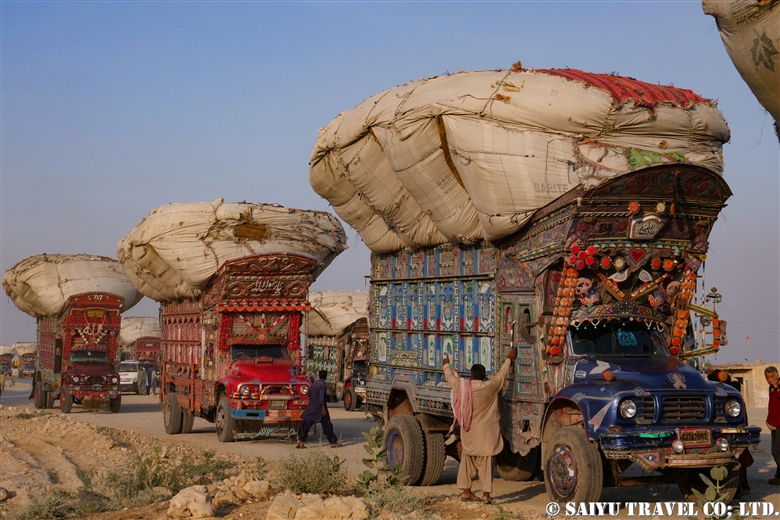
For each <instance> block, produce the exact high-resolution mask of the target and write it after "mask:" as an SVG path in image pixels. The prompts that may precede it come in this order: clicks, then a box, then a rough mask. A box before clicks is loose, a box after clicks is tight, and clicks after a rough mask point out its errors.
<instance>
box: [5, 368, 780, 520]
mask: <svg viewBox="0 0 780 520" xmlns="http://www.w3.org/2000/svg"><path fill="white" fill-rule="evenodd" d="M29 392H30V380H29V379H22V380H18V381H17V384H16V386H15V387H13V388H9V389H7V390H6V391H5V392H3V394H2V397H0V405H3V407H4V408H5V410H4V413H3V417H4V418H6V417H13V415H12V414H11V413H9V411H8V407H9V406H10V407H19V406H22V407H29V410H28V411H32V410H33V409H32V405H31V401H28V400H27V396H28V394H29ZM55 404H58V402H56V403H55ZM329 409H330V413H331V417H332V420H333V425H334V428H335V431H336V434H337V435H338V436H339V438H340V442H341V444H342V445H343V446H342V447H339V448H335V449H331V448H329V447H328V444H327V441H325V440H324V439H321V438H320V433H319V432H317V433H316V434H315V435H314V436H313V437H310V439H309V443H308V446H309V447H310V448H315V447H317V446H320V447H322V448H323V449H324V451H326V453H327V454H328V455H331V456H332V455H336V454H337V455H339V457H340V458H342V459H346V463H345V469H346V470H347V471H348V472H349V473H352V474H355V475H356V474H358V473H359V472H361V471H363V470H364V469H365V467H364V466H363V464H362V462H361V459H362V458H363V457H364V456H365V451H364V449H363V446H362V445H363V444H364V442H365V440H364V438H363V436H362V435H361V433H362V432H367V431H369V430H370V429H371V427H372V426H374V425H375V423H374V422H373V420H372V419H371V417H370V416H368V415H366V414H365V413H364V412H362V411H355V412H347V411H345V410H344V409H343V407H342V406H341V405H337V404H331V405H330V408H329ZM20 411H23V410H22V409H17V410H15V411H14V412H13V413H14V414H18V413H19V412H20ZM46 412H47V413H50V414H53V415H56V416H58V415H60V411H59V409H53V410H46ZM765 413H766V412H765V411H762V410H758V409H756V410H749V414H750V415H749V416H750V417H751V418H752V420H751V422H752V423H753V424H759V425H762V426H763V418H764V417H765ZM67 423H68V424H72V427H71V428H72V432H73V434H77V435H82V434H84V433H83V432H84V431H87V430H83V431H82V430H79V428H82V427H85V426H86V427H88V425H93V426H92V427H91V428H89V427H88V431H91V432H95V431H98V430H97V429H96V427H109V428H115V429H117V430H121V431H127V432H134V433H135V434H140V436H143V437H144V438H146V437H148V438H149V439H152V442H158V441H159V443H160V444H162V445H168V444H171V443H174V444H178V445H180V446H182V447H185V448H188V449H193V450H214V451H215V452H217V453H224V454H231V455H234V456H236V457H237V458H238V459H244V458H245V459H246V460H247V461H254V460H255V458H256V457H263V458H264V459H265V460H268V461H280V460H281V459H283V458H284V457H286V456H287V455H289V454H290V453H291V452H294V451H295V450H293V448H294V445H295V440H294V438H289V439H279V438H271V439H246V440H240V441H237V442H232V443H221V442H219V441H218V440H217V436H216V433H215V431H214V426H213V425H212V424H210V423H208V422H206V421H205V420H202V419H196V420H195V424H194V427H193V431H192V433H190V434H187V435H176V436H171V435H167V434H166V433H165V431H164V429H163V419H162V413H161V411H160V404H159V401H158V400H157V399H156V398H155V397H152V396H136V395H129V394H125V395H123V397H122V409H121V412H120V413H118V414H110V413H95V412H85V411H82V409H81V408H80V407H74V409H73V412H72V413H71V414H69V421H67ZM13 424H15V423H14V421H11V420H2V421H0V441H2V444H1V446H0V448H1V449H2V452H3V453H0V455H2V461H3V462H2V465H3V467H4V471H3V472H2V473H1V474H0V482H2V481H4V482H5V483H6V485H5V486H3V484H0V486H2V487H8V483H9V481H11V480H15V479H26V480H30V481H33V480H40V481H41V482H42V481H44V480H46V478H49V480H50V481H51V480H52V479H54V480H55V481H56V482H57V483H59V485H61V486H65V487H66V488H67V487H70V488H75V487H78V483H77V479H78V474H79V473H83V472H84V471H85V469H88V468H89V466H90V461H91V460H93V459H95V457H97V454H98V453H99V452H100V450H106V449H108V450H110V449H111V446H110V445H109V444H110V442H109V441H101V440H100V439H96V440H91V441H90V442H93V443H94V445H92V446H90V447H89V449H88V450H87V453H85V454H84V456H83V457H81V458H79V457H76V456H74V455H72V454H70V453H67V450H68V446H60V445H58V443H57V442H53V441H52V437H51V434H52V432H51V431H47V430H46V428H47V426H46V423H45V422H44V423H40V425H39V428H40V430H39V431H25V432H23V433H22V432H21V431H13V430H18V425H16V426H13ZM79 425H83V426H79ZM52 427H53V426H52ZM764 428H766V427H765V426H764ZM79 432H81V433H79ZM140 436H139V437H140ZM761 440H762V442H761V444H759V446H758V447H757V449H756V450H755V451H754V452H753V457H754V459H755V463H754V464H753V466H752V467H750V468H749V470H748V477H749V480H750V484H751V493H750V494H749V495H748V496H747V497H745V498H744V500H746V501H751V502H771V503H773V504H774V505H775V507H776V509H778V510H780V488H778V487H777V486H771V485H769V484H768V480H769V479H770V478H771V477H772V476H773V473H774V463H773V461H772V458H771V454H770V453H769V434H768V432H767V431H764V434H762V439H761ZM62 442H64V441H62ZM62 442H60V444H61V443H62ZM103 444H106V445H105V446H103ZM10 452H13V453H14V455H13V457H9V456H8V455H9V453H10ZM44 453H45V454H46V456H45V457H42V454H44ZM43 459H45V460H43ZM7 461H13V462H12V463H9V462H7ZM25 465H26V466H25ZM25 468H26V469H25ZM52 468H56V469H55V470H53V469H52ZM457 470H458V465H457V462H455V461H454V460H451V459H448V460H447V463H446V466H445V471H444V474H443V475H442V477H441V479H440V480H439V483H438V484H437V485H435V486H431V487H428V488H418V489H414V490H411V491H412V492H415V493H422V494H425V495H428V496H435V497H439V498H440V499H441V500H442V505H443V506H444V505H445V503H451V502H452V501H451V500H446V502H445V499H446V498H447V497H455V496H456V495H457V494H458V490H457V489H456V487H455V481H456V476H457ZM51 475H55V476H54V477H51ZM479 489H480V485H479V482H475V485H474V490H475V491H477V492H478V490H479ZM493 497H494V498H495V499H496V501H497V502H498V503H499V504H500V505H501V507H503V508H504V509H505V510H508V511H511V512H513V513H516V514H520V515H521V516H523V517H529V516H530V517H537V516H544V514H545V513H544V512H545V506H546V505H547V503H548V502H549V499H548V497H547V494H546V492H545V489H544V484H543V483H542V482H538V481H537V482H510V481H505V480H502V479H500V478H496V479H495V480H494V492H493ZM602 501H610V502H627V501H631V502H651V503H656V502H671V501H674V502H678V501H683V497H682V495H681V494H680V492H679V491H678V489H677V487H676V486H656V487H632V488H605V489H604V492H603V495H602ZM480 507H481V506H480ZM473 513H474V514H472V515H471V517H472V518H479V517H480V516H482V515H481V514H479V513H481V511H474V512H473ZM458 516H461V515H458ZM467 517H468V515H467ZM464 518H465V517H464Z"/></svg>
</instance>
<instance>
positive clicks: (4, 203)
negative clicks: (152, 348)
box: [0, 1, 780, 362]
mask: <svg viewBox="0 0 780 520" xmlns="http://www.w3.org/2000/svg"><path fill="white" fill-rule="evenodd" d="M0 9H1V10H2V12H1V13H0V14H1V15H2V17H1V20H0V23H1V24H2V26H1V27H0V29H2V35H1V38H2V52H1V56H0V57H1V58H2V120H1V121H0V124H1V127H0V130H1V131H2V134H1V140H2V143H1V144H2V158H1V159H0V161H1V163H0V166H1V167H2V170H1V174H2V175H1V183H0V189H1V191H0V218H2V221H1V222H0V230H1V231H2V237H1V238H2V240H1V242H0V246H1V250H0V270H2V271H3V272H4V271H5V270H7V269H9V268H10V267H12V266H13V265H14V264H15V263H16V262H18V261H20V260H22V259H24V258H26V257H28V256H31V255H34V254H40V253H44V252H46V253H91V254H101V255H106V256H112V257H113V256H115V246H116V243H117V241H118V240H119V239H121V238H122V237H123V236H124V235H125V234H126V233H127V232H129V231H130V229H132V228H133V226H135V224H137V223H138V222H139V221H140V220H141V219H142V218H143V217H144V216H146V215H147V214H148V213H149V212H150V211H151V210H152V209H154V208H156V207H158V206H161V205H163V204H166V203H168V202H195V201H204V200H214V199H216V198H219V197H224V198H225V200H227V201H241V200H247V201H250V202H269V203H271V202H274V203H279V204H282V205H285V206H290V207H299V208H310V209H321V210H328V204H327V202H326V201H324V200H322V199H320V198H319V197H318V196H317V195H316V194H315V193H314V192H313V191H312V190H311V188H310V187H309V184H308V161H309V156H310V154H311V151H312V148H313V146H314V141H315V139H316V137H317V130H318V128H320V127H324V126H326V125H327V124H328V123H329V122H330V121H331V120H332V119H333V118H334V117H335V116H336V115H338V114H339V113H340V112H341V111H343V110H345V109H349V108H352V107H354V106H355V105H357V104H359V103H360V102H361V101H363V100H364V99H365V98H367V97H369V96H371V95H373V94H375V93H377V92H379V91H381V90H384V89H387V88H390V87H392V86H395V85H399V84H402V83H405V82H407V81H409V80H414V79H419V78H421V77H423V76H424V77H431V76H436V75H441V74H444V73H447V72H457V71H461V70H484V69H498V68H501V69H506V68H509V67H510V66H511V65H512V64H513V63H514V62H516V61H518V60H520V61H522V63H523V65H524V66H526V67H533V68H552V67H567V66H568V67H573V68H579V69H583V70H586V71H589V72H617V73H619V74H622V75H626V76H631V77H634V78H637V79H640V80H643V81H649V82H657V83H662V84H667V85H668V84H673V85H675V86H678V87H682V88H689V89H692V90H694V91H695V92H697V93H699V94H701V95H703V96H705V97H708V98H713V99H717V100H718V102H719V108H720V109H721V111H722V112H723V113H724V115H725V116H726V119H727V121H728V123H729V126H730V128H731V132H732V138H731V142H730V143H729V144H727V145H726V146H725V147H724V156H725V162H726V171H725V178H726V180H727V182H728V183H729V185H730V186H731V188H732V190H733V192H734V197H733V198H732V199H731V200H730V201H729V206H728V207H727V208H726V209H725V210H724V212H723V213H722V216H721V219H720V220H719V221H718V223H717V224H716V226H715V229H714V232H713V235H712V237H711V254H710V259H709V260H708V262H707V264H706V283H707V285H708V286H713V285H715V286H717V287H718V290H719V292H721V293H722V294H723V296H724V299H723V303H722V304H721V305H720V307H719V309H720V311H721V316H722V317H723V318H724V319H726V320H728V321H729V339H730V345H729V346H728V347H724V348H723V349H722V351H721V353H720V354H719V355H718V356H717V360H715V359H712V360H713V361H717V362H732V361H733V362H737V361H742V362H744V359H745V358H747V359H748V360H750V361H753V360H754V359H756V358H762V359H764V360H766V361H778V359H780V335H779V334H778V326H779V325H780V321H779V319H780V263H779V262H780V260H779V259H780V246H779V245H778V242H779V241H778V236H779V235H778V223H779V221H780V209H779V206H778V195H780V185H779V183H778V179H779V178H780V168H779V167H778V144H777V138H776V136H775V135H774V132H773V130H772V128H771V117H770V116H768V115H767V114H766V112H765V111H764V110H763V109H762V108H761V106H760V105H759V104H758V102H757V101H756V100H755V98H754V96H753V95H752V93H751V92H750V90H749V88H748V87H747V85H746V84H745V83H744V82H743V81H742V79H741V78H740V77H739V75H738V73H737V72H736V69H735V68H734V66H733V64H732V63H731V61H730V60H729V58H728V56H727V54H726V51H725V49H724V47H723V44H722V42H721V39H720V36H719V34H718V31H717V28H716V26H715V20H714V18H712V17H709V16H707V15H705V14H704V13H703V12H702V8H701V3H700V2H698V1H690V2H650V1H649V2H587V1H581V2H552V1H544V2H175V3H174V2H7V1H4V2H3V3H2V4H0ZM347 234H348V240H349V244H350V247H351V249H349V250H348V251H346V252H345V253H343V254H342V255H341V256H340V257H339V258H337V259H336V261H335V262H334V263H333V264H332V265H331V267H330V268H328V270H326V271H325V273H324V274H323V275H322V276H321V277H320V279H319V280H318V281H317V283H316V284H315V287H314V288H315V289H362V288H365V280H364V275H367V274H368V272H369V254H368V250H367V249H366V248H365V246H363V245H362V244H361V243H360V242H359V239H358V237H357V234H356V233H355V232H354V230H351V229H347ZM130 314H132V315H156V314H157V304H156V303H155V302H152V301H150V300H148V299H147V300H144V301H143V302H142V303H140V304H139V305H138V306H136V307H135V308H134V309H133V310H131V311H130ZM746 337H749V339H745V338H746ZM34 339H35V321H34V319H32V318H30V317H28V316H27V315H26V314H23V313H22V312H20V311H18V310H17V309H16V307H15V306H14V305H13V304H12V303H11V301H10V300H9V299H8V298H7V297H6V296H4V295H3V296H2V297H1V298H0V343H2V344H11V343H14V342H16V341H30V340H34Z"/></svg>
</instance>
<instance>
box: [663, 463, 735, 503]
mask: <svg viewBox="0 0 780 520" xmlns="http://www.w3.org/2000/svg"><path fill="white" fill-rule="evenodd" d="M701 474H703V475H704V476H705V477H707V478H709V479H710V480H712V477H711V476H710V471H709V468H697V469H692V470H689V471H688V476H687V478H686V479H685V480H684V481H683V482H681V483H679V484H677V487H678V488H680V493H682V496H684V497H685V499H686V500H687V501H688V502H693V503H694V504H696V503H697V502H698V500H699V499H698V498H697V497H696V495H695V494H694V493H693V490H694V489H695V490H696V491H698V492H699V493H701V494H702V495H703V494H704V492H705V491H706V490H707V485H706V484H705V483H704V481H703V480H702V479H701V476H700V475H701ZM723 484H727V485H726V486H724V487H722V488H721V490H720V496H723V497H725V498H724V499H723V500H722V502H723V503H724V504H729V503H730V502H731V501H732V500H734V497H735V496H736V494H737V488H738V487H739V472H738V471H734V470H729V473H728V475H727V476H726V480H724V481H723V482H721V483H719V485H721V486H723Z"/></svg>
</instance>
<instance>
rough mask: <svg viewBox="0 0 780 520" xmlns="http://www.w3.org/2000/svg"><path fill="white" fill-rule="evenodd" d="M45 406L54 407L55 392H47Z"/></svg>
mask: <svg viewBox="0 0 780 520" xmlns="http://www.w3.org/2000/svg"><path fill="white" fill-rule="evenodd" d="M45 408H54V392H46V406H45Z"/></svg>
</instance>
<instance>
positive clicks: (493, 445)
mask: <svg viewBox="0 0 780 520" xmlns="http://www.w3.org/2000/svg"><path fill="white" fill-rule="evenodd" d="M516 357H517V349H516V348H513V349H510V351H509V353H508V354H507V359H506V360H505V361H504V364H503V365H501V369H500V370H499V371H498V372H496V373H495V375H494V376H493V377H492V378H491V379H487V380H485V367H484V366H483V365H479V364H475V365H473V366H472V367H471V381H469V380H467V379H460V378H459V377H458V374H457V373H456V372H455V371H454V370H452V368H451V367H450V360H449V358H448V357H445V358H444V360H443V365H444V376H445V377H446V378H447V382H448V383H449V384H450V387H452V390H453V392H452V393H453V395H454V396H460V398H459V399H455V402H453V411H454V412H455V418H456V420H457V421H458V422H459V423H460V426H461V428H460V441H461V447H462V448H463V451H462V454H461V458H460V467H459V468H458V482H457V487H458V489H461V490H463V493H462V494H461V499H463V500H480V499H479V498H477V496H476V495H475V494H474V493H472V492H471V484H472V481H473V480H474V477H475V476H476V475H477V473H479V480H480V482H481V483H482V502H485V503H490V500H491V499H490V494H491V493H492V492H493V461H494V458H495V456H496V455H498V454H499V453H501V450H502V449H504V439H503V438H502V437H501V427H500V425H499V416H498V393H499V391H501V389H502V388H503V386H504V381H505V380H506V378H507V376H508V375H509V370H510V367H511V365H512V360H513V359H515V358H516ZM461 382H463V384H464V385H466V386H465V387H461ZM469 386H470V387H471V392H470V393H469V394H468V395H463V394H464V391H466V392H467V391H468V387H469ZM469 397H470V399H469ZM469 404H470V405H471V406H470V408H471V409H470V410H469ZM456 407H457V408H458V410H455V408H456Z"/></svg>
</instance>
